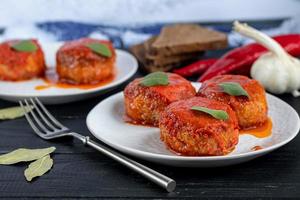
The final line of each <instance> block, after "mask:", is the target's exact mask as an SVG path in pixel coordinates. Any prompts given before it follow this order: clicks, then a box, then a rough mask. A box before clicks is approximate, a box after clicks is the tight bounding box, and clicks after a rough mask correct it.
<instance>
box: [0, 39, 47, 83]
mask: <svg viewBox="0 0 300 200" xmlns="http://www.w3.org/2000/svg"><path fill="white" fill-rule="evenodd" d="M31 41H32V42H33V43H35V44H36V46H37V47H38V49H37V50H36V51H34V52H22V51H16V50H14V49H13V48H11V46H12V45H13V44H15V43H17V42H19V40H10V41H6V42H3V43H1V44H0V80H6V81H20V80H27V79H31V78H35V77H40V76H43V75H44V74H45V70H46V65H45V59H44V53H43V51H42V48H41V46H40V45H39V43H38V41H37V40H31Z"/></svg>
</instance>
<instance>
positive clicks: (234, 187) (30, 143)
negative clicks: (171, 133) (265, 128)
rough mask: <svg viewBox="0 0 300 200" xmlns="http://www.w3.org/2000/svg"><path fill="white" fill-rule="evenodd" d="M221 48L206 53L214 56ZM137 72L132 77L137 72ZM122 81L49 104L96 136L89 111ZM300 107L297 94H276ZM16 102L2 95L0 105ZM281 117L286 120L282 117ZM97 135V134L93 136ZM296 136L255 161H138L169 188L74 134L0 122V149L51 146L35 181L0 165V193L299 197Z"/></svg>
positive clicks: (57, 113)
mask: <svg viewBox="0 0 300 200" xmlns="http://www.w3.org/2000/svg"><path fill="white" fill-rule="evenodd" d="M222 53H223V52H217V53H214V55H210V54H208V56H218V55H221V54H222ZM141 75H142V74H141V72H138V73H137V74H136V75H135V77H137V76H141ZM125 85H126V83H124V84H123V85H122V86H120V87H118V88H117V89H114V90H112V91H111V92H109V93H107V94H105V95H103V96H101V97H97V98H93V99H90V100H85V101H80V102H76V103H70V104H64V105H52V106H47V107H48V108H49V109H50V111H51V112H52V113H53V114H54V115H55V116H56V117H57V118H58V119H59V120H60V121H61V122H62V123H63V124H65V125H66V126H68V127H70V128H71V129H73V130H74V131H76V132H79V133H82V134H85V135H89V136H90V137H92V138H94V137H93V136H92V135H91V134H90V133H89V131H88V129H87V127H86V123H85V120H86V116H87V114H88V112H89V111H90V110H91V109H92V108H93V107H94V106H95V105H96V104H97V103H99V102H100V101H101V100H102V99H104V98H106V97H108V96H110V95H112V94H114V93H116V92H119V91H121V90H123V88H124V87H125ZM279 97H280V98H281V99H283V100H284V101H286V102H287V103H289V104H290V105H291V106H292V107H294V108H295V109H296V110H297V112H298V113H300V98H298V99H297V98H293V97H292V96H291V95H282V96H279ZM13 105H16V104H14V103H10V102H6V101H3V100H0V108H2V107H8V106H13ZM282 123H285V121H284V119H282ZM94 139H95V138H94ZM299 144H300V137H299V136H298V137H296V138H295V139H294V140H293V141H291V142H290V143H289V144H287V145H285V146H284V147H282V148H280V149H278V150H276V151H274V152H272V153H270V154H268V155H266V156H263V157H261V158H257V159H255V160H253V161H250V162H247V163H244V164H239V165H235V166H229V167H223V168H208V169H203V168H176V167H167V166H160V165H156V164H152V163H148V162H144V161H140V162H142V163H144V164H146V165H147V166H149V167H151V168H153V169H155V170H157V171H160V172H162V173H163V174H166V175H167V176H169V177H171V178H173V179H175V180H176V181H177V189H176V190H175V192H173V193H167V192H165V191H164V190H162V189H160V188H159V187H157V186H156V185H154V184H152V183H150V182H149V181H147V180H146V179H144V178H143V177H141V176H139V175H137V174H136V173H134V172H131V171H130V170H128V169H127V168H125V167H123V166H121V165H120V164H118V163H116V162H115V161H113V160H111V159H109V158H107V157H105V156H103V155H101V154H100V153H99V152H97V151H95V150H93V149H91V148H87V147H85V146H83V144H81V143H80V142H79V141H77V140H72V139H68V138H66V139H57V140H56V141H51V142H50V141H44V140H42V139H40V138H38V137H37V136H36V135H35V134H34V133H33V132H32V130H31V128H30V127H29V125H28V124H27V122H26V120H25V119H24V118H21V119H16V120H11V121H2V122H0V153H1V154H2V153H7V152H9V151H11V150H14V149H16V148H20V147H26V148H43V147H49V146H55V147H56V148H57V150H56V151H55V154H53V156H52V157H53V159H54V167H53V169H52V170H51V171H50V172H49V173H47V174H46V175H44V176H42V177H40V178H37V179H36V180H35V181H33V182H31V183H28V182H26V180H25V178H24V175H23V172H24V169H25V168H26V167H27V164H18V165H13V166H0V198H3V199H12V198H22V199H26V198H42V199H45V198H49V199H61V198H64V199H68V198H70V199H74V198H83V199H88V198H105V199H114V198H127V199H138V198H142V199H154V198H156V199H184V198H186V199H195V198H201V199H211V198H214V199H221V198H222V199H223V198H225V199H226V198H227V199H233V198H241V199H245V198H247V199H248V198H253V199H257V198H259V199H263V198H278V199H283V198H295V199H300V147H299Z"/></svg>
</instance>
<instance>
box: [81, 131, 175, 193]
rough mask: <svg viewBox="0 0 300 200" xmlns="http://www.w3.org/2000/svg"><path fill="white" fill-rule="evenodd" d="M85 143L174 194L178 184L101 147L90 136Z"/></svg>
mask: <svg viewBox="0 0 300 200" xmlns="http://www.w3.org/2000/svg"><path fill="white" fill-rule="evenodd" d="M84 143H85V144H86V145H88V146H90V147H93V148H94V149H96V150H98V151H100V152H101V153H103V154H105V155H106V156H108V157H110V158H112V159H114V160H115V161H117V162H119V163H121V164H123V165H125V166H126V167H128V168H130V169H132V170H133V171H135V172H137V173H139V174H140V175H142V176H144V177H145V178H147V179H148V180H150V181H152V182H154V183H156V184H157V185H159V186H160V187H162V188H164V189H166V190H167V191H168V192H172V191H173V190H174V189H175V187H176V182H175V181H174V180H173V179H171V178H169V177H167V176H165V175H163V174H161V173H159V172H157V171H154V170H153V169H150V168H149V167H146V166H145V165H142V164H140V163H138V162H136V161H134V160H132V159H130V158H128V157H126V156H124V155H122V154H120V153H118V152H116V151H115V150H112V149H110V148H107V147H106V146H104V145H101V144H99V143H97V142H95V141H93V140H91V139H90V138H89V137H88V136H86V137H85V141H84Z"/></svg>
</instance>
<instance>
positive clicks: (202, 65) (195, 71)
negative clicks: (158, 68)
mask: <svg viewBox="0 0 300 200" xmlns="http://www.w3.org/2000/svg"><path fill="white" fill-rule="evenodd" d="M217 60H218V59H217V58H210V59H205V60H199V61H196V62H194V63H192V64H190V65H187V66H185V67H182V68H180V69H175V70H173V72H174V73H176V74H179V75H181V76H183V77H189V76H194V75H200V74H201V73H203V72H205V71H206V70H207V69H208V68H209V67H210V66H212V65H213V64H214V63H215V62H216V61H217Z"/></svg>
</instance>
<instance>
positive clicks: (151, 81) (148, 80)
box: [140, 72, 169, 87]
mask: <svg viewBox="0 0 300 200" xmlns="http://www.w3.org/2000/svg"><path fill="white" fill-rule="evenodd" d="M140 84H141V85H143V86H148V87H149V86H156V85H168V84H169V79H168V75H167V74H166V73H165V72H153V73H151V74H148V75H147V76H145V77H144V78H143V79H142V80H141V82H140Z"/></svg>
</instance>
